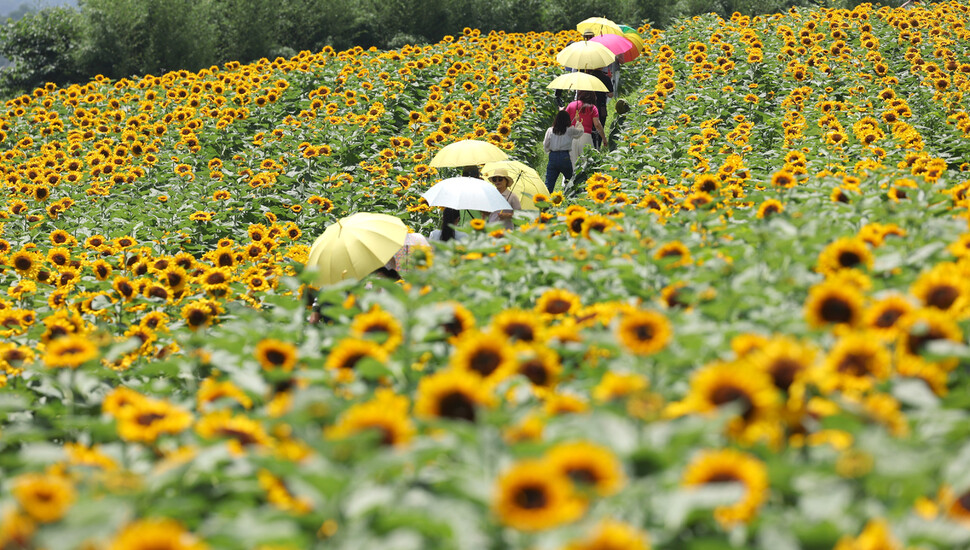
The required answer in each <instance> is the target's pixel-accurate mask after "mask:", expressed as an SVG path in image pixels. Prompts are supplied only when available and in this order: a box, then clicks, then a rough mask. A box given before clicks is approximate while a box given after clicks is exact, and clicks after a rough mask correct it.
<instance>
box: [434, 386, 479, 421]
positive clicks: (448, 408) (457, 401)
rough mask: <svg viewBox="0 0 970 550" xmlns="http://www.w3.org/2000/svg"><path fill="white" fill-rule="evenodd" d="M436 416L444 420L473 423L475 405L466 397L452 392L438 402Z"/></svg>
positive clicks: (457, 392)
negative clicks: (452, 419)
mask: <svg viewBox="0 0 970 550" xmlns="http://www.w3.org/2000/svg"><path fill="white" fill-rule="evenodd" d="M438 414H440V415H441V416H443V417H445V418H455V419H460V420H468V421H469V422H474V421H475V404H474V403H473V402H472V400H471V399H469V398H468V396H467V395H465V394H463V393H461V392H459V391H453V392H451V393H448V394H445V395H444V396H443V397H442V398H441V399H440V400H439V401H438Z"/></svg>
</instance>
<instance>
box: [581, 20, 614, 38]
mask: <svg viewBox="0 0 970 550" xmlns="http://www.w3.org/2000/svg"><path fill="white" fill-rule="evenodd" d="M576 30H577V31H579V32H581V33H587V32H591V33H593V34H596V35H600V34H623V29H621V28H620V26H619V25H617V24H616V23H614V22H612V21H610V20H609V19H607V18H605V17H590V18H589V19H584V20H582V21H580V22H579V24H578V25H576Z"/></svg>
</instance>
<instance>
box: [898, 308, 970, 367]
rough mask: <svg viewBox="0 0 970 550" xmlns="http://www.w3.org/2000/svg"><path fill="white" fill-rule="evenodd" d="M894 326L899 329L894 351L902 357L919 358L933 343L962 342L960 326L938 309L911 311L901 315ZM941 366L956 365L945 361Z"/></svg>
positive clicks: (951, 361) (951, 360) (953, 361)
mask: <svg viewBox="0 0 970 550" xmlns="http://www.w3.org/2000/svg"><path fill="white" fill-rule="evenodd" d="M896 324H897V326H898V329H899V332H898V334H899V339H898V341H897V343H896V351H897V353H898V354H900V355H902V356H903V357H905V356H913V357H919V356H920V355H922V354H923V353H925V352H926V351H927V350H926V347H927V345H928V344H929V343H930V342H933V341H938V340H949V341H951V342H962V341H963V331H962V330H961V329H960V326H959V325H957V323H956V321H954V320H953V318H952V317H950V316H949V315H947V314H946V312H943V311H940V310H938V309H934V308H924V309H917V310H914V311H911V312H909V313H907V314H905V315H903V316H902V317H901V318H900V319H899V321H897V323H896ZM941 364H943V365H946V366H948V367H949V366H950V365H955V364H956V359H947V360H945V361H942V362H941Z"/></svg>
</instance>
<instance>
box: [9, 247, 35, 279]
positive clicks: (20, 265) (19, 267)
mask: <svg viewBox="0 0 970 550" xmlns="http://www.w3.org/2000/svg"><path fill="white" fill-rule="evenodd" d="M42 262H43V256H41V255H40V253H38V252H34V251H31V250H26V249H20V250H18V251H17V252H14V253H13V254H11V255H10V257H9V258H8V259H7V262H6V263H7V265H9V266H12V267H13V268H14V270H15V271H16V272H17V273H18V274H19V275H20V276H21V277H24V278H32V277H36V276H37V273H38V272H39V271H40V268H41V263H42Z"/></svg>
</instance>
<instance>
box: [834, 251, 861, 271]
mask: <svg viewBox="0 0 970 550" xmlns="http://www.w3.org/2000/svg"><path fill="white" fill-rule="evenodd" d="M861 263H862V258H861V257H860V256H859V255H858V254H857V253H855V252H851V251H845V252H841V253H839V265H840V266H842V267H855V266H857V265H859V264H861Z"/></svg>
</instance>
